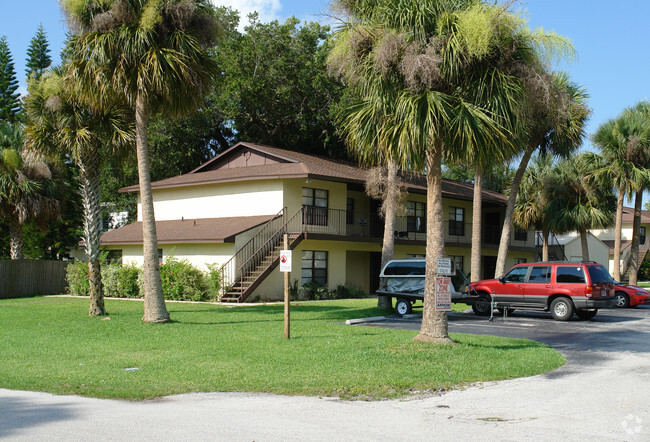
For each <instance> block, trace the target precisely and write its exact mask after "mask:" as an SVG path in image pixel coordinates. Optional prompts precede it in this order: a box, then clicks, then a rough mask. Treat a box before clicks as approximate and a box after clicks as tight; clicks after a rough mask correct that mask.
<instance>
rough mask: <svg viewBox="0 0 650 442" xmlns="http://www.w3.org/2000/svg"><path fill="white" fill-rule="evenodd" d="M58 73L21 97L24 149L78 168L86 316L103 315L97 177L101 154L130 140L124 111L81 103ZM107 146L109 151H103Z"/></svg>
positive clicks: (33, 84) (50, 74)
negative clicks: (87, 302)
mask: <svg viewBox="0 0 650 442" xmlns="http://www.w3.org/2000/svg"><path fill="white" fill-rule="evenodd" d="M73 90H74V87H71V86H70V85H69V84H66V83H64V82H63V79H62V78H61V72H60V71H50V72H47V73H46V74H45V75H44V76H43V77H42V79H41V80H40V81H36V80H32V81H30V84H29V94H28V96H27V97H26V99H25V109H26V114H27V125H26V132H27V147H28V148H29V149H30V151H31V152H32V153H34V154H35V155H40V156H44V157H48V158H57V157H59V156H62V155H65V156H68V157H69V158H70V159H71V160H72V161H73V162H74V163H75V164H76V165H77V166H78V167H79V175H80V177H79V185H80V193H81V198H82V203H83V212H84V249H85V253H86V257H87V259H88V278H89V283H90V309H89V315H90V316H100V315H106V309H105V307H104V295H103V291H102V279H101V264H100V235H101V207H100V197H101V188H100V176H99V172H100V170H99V168H100V164H101V158H102V154H104V155H108V154H110V153H114V152H115V150H114V149H118V148H121V147H125V146H127V145H129V144H130V143H132V142H133V127H132V125H131V124H130V122H131V121H132V119H131V118H129V114H128V113H127V112H126V111H124V110H123V108H120V107H117V106H104V107H103V108H102V109H101V110H98V109H96V108H90V107H88V106H87V105H85V104H83V103H81V102H80V101H79V100H78V99H77V97H75V96H74V95H72V94H71V93H70V92H71V91H73ZM102 150H108V151H112V152H102Z"/></svg>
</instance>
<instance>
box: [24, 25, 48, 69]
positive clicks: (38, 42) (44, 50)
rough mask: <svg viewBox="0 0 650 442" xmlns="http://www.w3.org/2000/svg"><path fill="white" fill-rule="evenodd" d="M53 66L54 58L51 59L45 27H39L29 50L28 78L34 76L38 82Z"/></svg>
mask: <svg viewBox="0 0 650 442" xmlns="http://www.w3.org/2000/svg"><path fill="white" fill-rule="evenodd" d="M51 64H52V57H50V48H49V44H48V42H47V36H46V35H45V29H43V25H42V24H40V25H38V30H37V31H36V35H34V37H32V40H31V41H30V43H29V47H28V48H27V64H26V73H27V78H30V77H31V76H34V78H36V79H37V80H38V79H39V78H41V76H42V75H43V73H44V72H45V70H46V69H47V68H49V67H50V65H51Z"/></svg>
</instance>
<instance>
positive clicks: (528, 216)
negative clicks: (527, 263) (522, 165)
mask: <svg viewBox="0 0 650 442" xmlns="http://www.w3.org/2000/svg"><path fill="white" fill-rule="evenodd" d="M552 169H553V157H552V156H550V155H538V156H536V157H534V158H533V161H532V163H531V164H530V165H529V166H528V167H527V168H526V172H525V173H524V177H523V179H522V180H521V185H520V187H519V192H518V194H517V202H516V204H515V212H514V216H513V222H514V225H515V226H516V227H519V228H521V229H526V230H527V229H530V228H534V229H536V230H539V231H541V232H542V236H543V238H542V261H548V237H549V234H550V232H551V229H550V223H549V220H548V213H547V211H546V206H547V205H548V196H547V194H546V192H544V190H543V189H544V182H545V181H546V180H548V177H549V175H550V173H551V170H552Z"/></svg>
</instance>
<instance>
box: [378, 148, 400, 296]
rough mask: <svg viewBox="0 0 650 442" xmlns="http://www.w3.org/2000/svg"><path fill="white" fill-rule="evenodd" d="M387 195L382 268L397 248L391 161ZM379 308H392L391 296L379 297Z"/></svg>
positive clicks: (394, 167) (394, 166)
mask: <svg viewBox="0 0 650 442" xmlns="http://www.w3.org/2000/svg"><path fill="white" fill-rule="evenodd" d="M386 169H387V170H386V171H387V174H386V193H385V195H384V209H385V210H384V218H385V219H384V241H383V243H382V246H381V268H382V269H383V268H384V266H385V265H386V264H387V263H388V261H390V260H391V259H393V253H394V248H395V234H394V230H395V211H396V209H397V197H398V189H397V163H396V162H395V161H392V160H390V161H389V162H388V164H387V165H386ZM377 307H381V308H391V307H392V300H391V297H390V296H379V297H378V298H377Z"/></svg>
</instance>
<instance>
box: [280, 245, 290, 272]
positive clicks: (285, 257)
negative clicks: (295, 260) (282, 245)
mask: <svg viewBox="0 0 650 442" xmlns="http://www.w3.org/2000/svg"><path fill="white" fill-rule="evenodd" d="M280 271H281V272H290V271H291V250H280Z"/></svg>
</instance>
